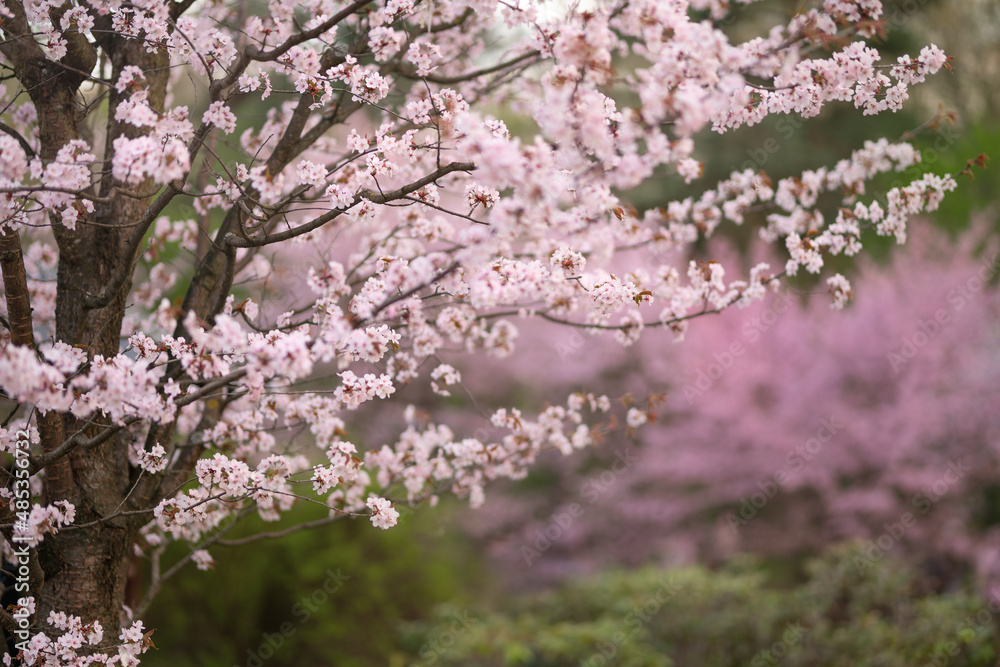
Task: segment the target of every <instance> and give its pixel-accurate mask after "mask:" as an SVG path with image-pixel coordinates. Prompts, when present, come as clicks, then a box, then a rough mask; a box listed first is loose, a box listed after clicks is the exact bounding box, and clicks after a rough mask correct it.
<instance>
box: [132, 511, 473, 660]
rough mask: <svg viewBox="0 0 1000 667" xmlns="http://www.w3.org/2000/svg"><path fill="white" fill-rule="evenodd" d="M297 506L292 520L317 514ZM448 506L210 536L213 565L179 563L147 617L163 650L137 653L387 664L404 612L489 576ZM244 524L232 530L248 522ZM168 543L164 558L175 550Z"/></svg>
mask: <svg viewBox="0 0 1000 667" xmlns="http://www.w3.org/2000/svg"><path fill="white" fill-rule="evenodd" d="M308 509H309V508H297V509H295V510H293V511H292V512H291V513H290V514H292V516H290V517H288V519H289V523H293V522H298V521H305V520H307V519H311V518H315V516H311V515H308V514H307V512H308ZM452 509H453V507H451V506H448V507H439V508H438V509H437V510H435V511H432V512H428V511H418V512H416V513H415V514H413V515H412V516H411V517H408V518H406V519H405V520H403V521H402V522H401V523H400V525H399V526H397V527H396V528H393V529H392V530H387V531H381V530H378V529H376V528H373V527H372V525H371V523H369V522H368V521H366V520H363V519H361V520H345V521H338V522H336V523H333V524H331V525H328V526H324V527H322V528H317V529H314V530H311V531H302V532H297V533H294V534H292V535H289V536H287V537H284V538H282V539H280V540H270V541H267V540H265V541H262V542H258V543H256V544H253V545H251V546H248V547H235V548H226V547H214V548H212V549H211V553H212V556H213V557H214V558H215V560H216V568H215V571H213V572H201V571H198V570H196V569H194V568H193V567H188V568H185V569H184V570H183V571H181V573H180V574H179V575H178V576H177V578H176V579H175V580H171V585H170V586H167V587H165V588H164V590H163V592H162V593H161V595H160V597H158V598H157V599H156V601H155V602H154V604H153V607H152V608H151V609H150V614H149V617H148V618H147V619H145V620H146V625H147V627H150V628H155V629H156V632H155V634H154V635H153V640H154V641H155V642H156V644H157V646H161V647H164V648H163V649H162V650H159V651H150V652H149V653H147V654H146V655H144V656H143V661H142V663H143V665H144V666H146V665H147V664H148V665H149V667H160V666H162V667H167V666H171V667H172V666H175V665H198V666H199V667H233V666H234V665H235V666H239V667H262V666H266V667H291V666H293V665H294V666H299V665H337V667H371V666H372V665H385V664H387V663H388V661H389V660H390V657H391V655H392V654H393V653H394V652H398V651H399V648H398V646H397V644H398V639H397V637H398V635H397V634H396V633H395V632H394V628H395V626H396V624H397V623H399V622H400V621H414V620H417V619H422V618H428V617H429V616H430V615H431V614H432V613H433V611H434V608H435V607H436V606H437V605H440V604H441V603H443V602H444V601H446V600H450V599H453V598H454V597H455V596H456V595H458V594H460V593H461V592H463V591H467V590H470V589H471V587H472V586H473V585H474V584H475V583H476V582H483V581H485V579H484V578H483V577H482V576H481V575H480V573H479V571H478V561H477V560H476V559H475V558H472V557H470V555H469V553H468V549H467V545H466V544H465V543H463V542H462V541H460V537H459V536H458V535H457V533H455V532H454V531H442V530H441V529H440V526H441V525H443V524H442V522H444V525H447V524H448V523H449V522H451V521H452V519H451V518H450V517H451V514H452ZM284 525H285V524H281V525H279V526H277V527H275V526H270V525H260V524H259V523H257V522H256V521H253V522H251V525H247V526H245V527H243V528H242V529H241V530H237V531H234V534H233V535H232V537H241V536H243V535H250V534H253V533H254V532H255V531H256V530H258V529H261V528H262V529H265V530H267V529H272V530H273V529H275V528H278V529H280V528H281V527H283V526H284ZM179 549H181V546H180V545H178V551H176V552H175V551H171V552H170V554H169V555H170V558H169V559H166V560H167V563H168V564H169V562H172V561H173V560H174V559H176V558H177V557H179V555H180V551H179Z"/></svg>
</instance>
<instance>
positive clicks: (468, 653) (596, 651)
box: [397, 545, 1000, 667]
mask: <svg viewBox="0 0 1000 667" xmlns="http://www.w3.org/2000/svg"><path fill="white" fill-rule="evenodd" d="M806 571H807V577H806V579H805V581H804V582H802V583H800V584H799V585H796V586H792V587H789V586H787V585H784V584H782V585H779V584H778V583H776V582H775V581H774V579H775V577H773V575H770V574H767V573H766V572H765V569H764V567H763V564H762V563H760V562H756V561H752V560H741V561H738V562H736V563H733V564H730V565H728V566H726V567H724V568H722V569H721V570H719V571H711V570H708V569H706V568H703V567H688V568H683V569H675V570H666V571H665V570H656V569H646V570H642V571H639V572H634V573H612V574H605V575H601V576H598V577H594V578H591V579H587V580H581V581H577V582H575V583H573V584H570V585H568V586H567V587H565V588H564V589H562V590H560V591H557V592H549V593H543V594H540V595H533V596H526V597H517V598H512V599H510V600H508V601H507V603H506V605H505V607H504V608H503V609H501V610H499V611H485V610H477V609H461V610H459V609H454V608H450V609H446V610H443V611H441V612H440V615H439V616H438V618H437V620H436V621H435V622H433V623H429V624H424V625H412V626H410V627H409V629H408V631H407V634H406V638H405V640H406V645H407V647H408V651H409V653H408V656H407V659H406V660H405V661H397V662H398V663H399V664H407V665H421V666H422V665H444V666H449V665H454V666H458V665H462V666H464V667H500V666H504V667H506V666H514V665H521V666H525V667H545V666H549V665H552V666H557V665H558V666H559V667H565V666H567V665H580V666H582V667H598V666H600V665H621V666H622V667H653V666H657V667H665V666H668V665H699V666H703V667H724V666H725V667H728V666H736V665H740V666H744V667H745V666H746V665H750V666H751V667H757V666H770V665H782V666H784V667H795V666H799V665H801V666H803V667H805V666H809V667H817V666H834V665H843V666H845V667H846V666H848V665H850V666H851V667H864V666H873V667H874V666H876V665H878V666H879V667H914V666H923V665H934V666H935V667H943V666H944V665H948V666H949V667H959V666H974V665H975V666H983V667H985V666H987V665H994V664H996V660H997V656H998V651H997V647H998V631H997V628H998V623H997V621H998V620H1000V617H998V616H997V614H996V613H995V612H993V611H991V610H990V608H989V606H988V605H987V604H986V602H984V601H983V600H981V599H979V598H978V597H976V596H975V595H973V594H971V593H969V592H967V591H955V592H949V593H945V594H933V593H930V592H928V591H927V590H926V588H925V587H923V586H922V585H921V582H920V579H919V577H918V576H917V575H916V573H915V572H914V570H913V569H911V568H910V567H908V566H907V565H905V564H903V563H899V562H895V561H892V562H890V561H889V560H888V558H880V559H878V560H873V559H871V558H869V557H868V556H866V555H865V550H864V548H863V547H862V546H861V545H847V546H844V547H841V548H838V549H836V550H834V551H833V552H831V553H830V554H827V555H826V556H824V557H823V558H821V559H818V560H816V561H814V562H811V563H810V564H809V565H808V567H807V569H806ZM993 606H994V608H996V609H1000V607H998V605H997V604H996V603H994V605H993Z"/></svg>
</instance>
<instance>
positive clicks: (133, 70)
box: [0, 0, 956, 665]
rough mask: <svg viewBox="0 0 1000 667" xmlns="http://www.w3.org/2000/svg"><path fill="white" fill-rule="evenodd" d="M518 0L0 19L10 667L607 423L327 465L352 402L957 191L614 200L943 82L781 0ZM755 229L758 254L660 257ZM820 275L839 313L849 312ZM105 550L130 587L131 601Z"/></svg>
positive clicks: (748, 189)
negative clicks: (297, 524) (265, 543)
mask: <svg viewBox="0 0 1000 667" xmlns="http://www.w3.org/2000/svg"><path fill="white" fill-rule="evenodd" d="M742 1H743V2H744V3H748V2H750V0H742ZM539 4H540V3H534V2H525V1H523V0H506V1H504V0H501V1H494V0H419V1H418V0H353V1H345V0H316V1H309V2H304V3H294V2H289V1H287V0H269V1H268V2H267V3H266V5H265V4H264V3H249V2H223V1H217V0H208V1H207V2H203V3H195V2H194V0H167V1H164V0H135V1H134V2H123V1H122V0H86V2H80V1H78V0H66V1H65V2H63V1H61V0H30V1H28V2H24V0H0V55H2V58H0V70H2V72H3V84H2V85H0V101H2V103H3V106H2V107H0V121H2V123H0V154H2V156H3V159H2V160H0V231H2V234H0V263H2V269H3V284H4V302H5V308H6V312H5V314H4V316H3V320H2V324H3V329H4V330H3V333H2V336H3V337H2V340H0V388H2V390H3V392H4V394H5V396H6V397H7V400H8V403H9V405H10V412H9V414H7V415H6V417H5V418H4V419H3V422H2V423H3V428H2V430H0V446H2V448H3V449H4V451H5V452H6V453H7V454H8V455H9V457H10V458H9V460H10V465H9V466H8V467H7V468H6V470H5V473H4V480H3V488H2V490H0V494H2V496H3V514H2V519H0V523H2V529H3V535H4V538H5V543H4V550H5V558H6V560H7V561H8V563H10V564H12V571H13V577H11V582H12V583H13V584H14V585H13V587H14V589H15V591H16V592H17V593H18V599H17V602H16V604H15V605H14V606H12V607H10V608H8V609H5V610H3V611H2V612H0V623H2V626H3V628H4V629H5V631H6V632H7V633H8V636H10V637H12V638H13V639H14V641H15V642H16V643H17V650H16V651H15V654H16V655H18V656H20V659H21V660H22V661H23V663H24V664H46V665H57V664H58V665H64V664H65V665H85V664H92V663H95V662H96V663H105V664H123V665H134V664H137V663H138V661H139V659H138V656H139V655H140V654H141V653H142V652H144V651H145V650H146V648H148V646H149V645H150V643H151V642H150V639H149V636H148V633H147V629H146V628H144V626H143V624H142V621H141V619H142V616H143V613H144V612H145V610H146V609H147V607H148V605H149V603H150V601H151V600H152V599H153V597H154V596H155V594H156V592H157V591H158V590H159V589H160V587H161V586H162V585H163V584H164V582H165V581H168V580H169V577H170V576H171V575H172V574H173V573H174V572H176V571H177V570H178V568H181V567H183V566H185V565H186V564H189V563H194V564H195V565H196V566H197V567H202V568H209V567H211V565H212V558H211V548H212V547H213V545H218V544H224V543H227V538H226V535H227V533H228V532H229V531H230V530H231V529H232V528H233V527H234V526H237V525H239V523H240V521H241V519H243V518H245V517H247V516H249V515H251V514H253V513H256V514H258V515H259V516H261V517H262V518H264V519H265V520H269V521H271V520H275V521H276V520H278V519H280V518H281V516H282V514H283V513H284V512H285V511H287V510H288V509H289V508H290V507H291V506H292V504H293V503H295V502H311V503H315V504H317V505H319V506H321V507H322V508H323V512H324V513H325V514H327V515H328V516H326V517H325V518H322V519H319V520H317V521H315V522H313V523H312V524H307V525H309V526H317V525H321V524H323V523H326V522H330V521H333V520H337V519H340V518H342V517H347V516H365V517H368V518H369V519H370V520H371V522H372V524H374V525H375V526H377V527H379V528H390V527H391V526H393V525H394V524H395V523H396V522H397V520H398V517H399V510H398V509H397V507H396V504H397V503H401V502H408V503H416V502H419V501H424V500H429V501H430V502H431V503H433V502H434V500H435V499H436V498H437V496H438V494H440V493H443V492H449V493H454V494H457V495H459V496H463V497H468V498H469V500H470V502H471V503H472V504H473V505H478V504H480V503H481V502H482V501H483V497H484V490H483V489H484V485H485V484H486V483H487V482H488V481H490V480H492V479H496V478H500V477H509V478H517V477H520V476H523V475H524V474H525V471H526V469H527V468H528V466H530V465H531V463H532V461H533V460H534V459H535V457H536V455H537V454H538V453H539V452H540V451H541V450H543V449H546V448H555V449H558V450H560V451H562V452H564V453H569V452H572V451H573V450H576V449H579V448H583V447H586V446H588V445H589V444H590V443H591V442H592V440H593V439H594V434H593V432H592V427H593V426H594V425H595V424H596V423H598V422H599V421H600V420H602V419H607V417H605V416H604V415H605V413H608V412H609V411H611V409H612V408H611V405H612V403H611V401H610V400H609V399H608V398H607V397H604V396H601V395H599V394H596V393H595V394H590V393H583V394H574V395H572V396H570V397H568V398H567V399H566V400H565V402H563V403H561V404H559V405H552V406H549V407H547V408H544V409H541V410H539V411H538V412H537V414H533V415H529V414H522V413H521V412H520V411H518V410H517V409H515V408H513V406H507V407H506V408H504V407H500V408H498V409H497V410H496V411H495V412H494V413H493V416H492V422H493V424H494V426H495V427H496V431H497V435H496V437H493V438H489V439H485V440H484V439H479V438H475V437H469V435H468V434H462V433H455V432H453V431H452V430H451V429H450V428H448V426H446V425H445V424H439V423H433V422H431V421H429V420H428V419H425V418H424V417H422V416H421V415H420V414H419V413H418V412H417V411H416V410H408V411H407V412H406V415H407V420H408V423H406V424H404V425H402V426H401V428H400V431H399V432H398V433H397V435H396V436H395V437H394V438H392V439H391V440H390V441H389V442H386V443H374V442H352V441H351V439H352V437H354V436H353V435H352V434H353V433H356V426H357V425H356V424H354V420H353V419H352V417H354V416H355V415H357V414H359V413H358V412H357V411H356V409H357V408H358V407H359V406H361V405H362V404H364V403H367V402H370V401H386V400H390V401H391V400H392V398H393V396H394V395H395V396H397V400H398V397H399V395H400V394H402V389H403V387H405V386H406V385H413V386H418V385H429V386H430V387H431V389H432V390H433V391H435V392H437V393H439V394H447V393H448V392H449V387H451V388H452V389H454V388H455V385H457V384H458V383H460V382H461V377H460V373H459V371H458V370H456V369H455V368H454V367H453V366H451V365H449V364H444V363H443V362H442V361H441V354H443V353H445V352H451V351H463V352H466V353H470V354H471V353H477V352H484V353H490V354H494V355H498V356H503V355H508V354H510V353H511V352H512V351H513V349H514V343H515V339H516V337H517V332H518V329H517V324H516V323H517V322H518V321H519V320H521V319H524V318H534V319H538V320H543V321H546V322H549V323H551V324H553V325H561V326H563V327H576V328H579V329H582V330H584V331H586V332H588V333H600V332H602V331H613V332H615V333H616V334H617V337H618V338H619V339H620V340H621V341H623V342H630V341H632V340H634V339H636V338H637V337H638V336H639V335H640V334H641V332H642V331H643V329H645V328H648V327H665V328H668V329H670V330H672V331H673V332H674V334H675V335H676V336H677V337H678V338H680V337H683V336H684V334H685V332H686V330H687V327H688V323H689V321H690V320H691V319H693V318H696V317H698V316H701V315H705V314H709V313H716V312H719V311H721V310H723V309H726V308H729V307H742V306H746V305H748V304H749V303H751V302H753V301H754V300H758V299H761V298H762V297H763V296H764V295H765V293H766V289H767V288H768V286H769V285H772V286H773V285H777V284H778V282H779V281H780V280H781V279H782V278H783V277H784V276H786V275H794V274H796V273H797V272H800V271H802V270H804V271H806V272H809V273H813V274H820V273H821V272H822V271H823V265H824V258H825V257H827V256H830V255H838V254H848V255H852V254H855V253H857V252H858V251H859V250H860V249H861V236H862V230H864V229H869V228H873V229H874V230H875V231H877V233H879V234H882V235H893V236H895V237H896V239H898V240H899V241H900V242H902V241H903V240H904V239H905V237H906V221H907V218H908V217H909V216H911V215H913V214H915V213H919V212H922V211H925V210H932V209H933V208H935V207H936V206H937V204H938V202H939V201H940V200H941V198H942V196H943V195H944V193H945V192H946V191H948V190H951V189H953V188H954V187H955V185H956V183H955V180H954V179H953V177H952V176H949V175H944V176H937V175H934V174H924V175H920V176H919V177H917V178H915V179H914V180H913V181H912V182H905V183H901V184H900V185H899V186H898V187H894V188H892V189H890V190H889V191H888V192H887V193H884V196H875V195H873V194H871V193H870V192H869V191H868V190H867V189H866V183H868V181H870V179H871V178H873V177H875V176H876V175H878V174H882V173H886V172H893V171H897V172H903V171H905V170H907V169H908V168H910V167H912V166H913V165H914V164H915V163H917V162H918V161H919V159H920V156H919V153H918V152H917V151H916V150H915V149H914V148H913V147H912V146H910V145H908V144H906V143H893V142H890V141H888V140H881V141H877V142H869V143H866V144H865V145H864V146H859V147H856V150H855V151H854V152H853V153H852V154H851V155H850V156H849V157H847V158H845V159H843V160H842V161H840V162H838V163H837V164H835V165H832V166H826V167H822V166H820V167H818V168H817V169H816V170H814V171H809V172H806V173H803V174H799V175H796V176H793V177H788V178H784V179H780V180H772V178H771V177H770V176H769V175H768V174H766V173H764V172H758V173H754V172H753V171H752V170H746V171H740V172H735V173H733V174H732V175H731V176H730V177H729V178H727V179H725V180H723V181H722V182H720V183H716V184H709V185H708V186H707V187H706V188H704V192H703V193H702V194H701V195H698V196H695V195H694V194H692V195H691V196H690V197H688V198H685V199H681V200H678V201H673V202H670V203H669V205H667V206H665V207H664V208H659V209H654V210H647V211H638V210H636V209H635V208H634V207H632V206H630V205H629V203H628V194H627V193H628V192H629V191H630V190H631V189H633V188H635V187H636V186H638V185H640V184H642V183H644V182H646V181H648V180H649V179H652V178H676V179H683V180H684V182H685V183H692V182H693V181H696V180H697V179H698V178H699V175H700V173H701V166H700V164H699V162H698V161H697V159H696V153H695V147H696V141H695V139H696V137H697V135H698V134H699V133H700V132H702V131H715V132H720V133H725V132H728V131H732V130H735V129H737V128H740V127H742V126H746V125H752V124H754V123H757V122H759V121H760V120H761V119H762V118H764V117H765V116H767V115H768V114H793V115H796V116H798V117H802V118H809V117H814V116H816V115H817V114H819V113H820V111H821V110H822V109H823V107H824V105H826V104H827V103H847V104H853V105H854V106H855V107H856V108H857V109H858V110H860V112H861V115H871V114H877V113H880V112H883V111H895V110H897V109H899V108H900V106H901V105H902V104H903V102H904V101H905V100H906V98H907V96H908V91H909V87H910V86H912V85H915V84H917V83H920V82H921V81H923V79H924V78H925V76H926V75H928V74H932V73H934V72H937V71H938V70H939V69H940V68H941V67H943V66H945V65H946V62H947V58H946V56H945V54H944V53H943V52H942V51H941V50H940V49H939V48H937V47H935V46H928V47H926V48H924V49H923V50H922V51H920V53H919V54H917V55H915V56H913V57H902V58H900V59H899V60H898V62H895V63H883V62H882V60H881V58H880V55H879V53H878V51H877V50H876V49H875V48H873V47H872V46H871V45H870V42H871V39H870V38H872V37H873V36H875V35H876V34H877V33H878V31H879V30H880V29H881V28H882V23H881V22H880V17H881V13H882V8H881V4H880V2H879V1H878V0H823V1H822V2H814V3H811V5H810V6H807V7H804V8H803V9H802V11H800V12H799V13H797V14H796V15H795V16H794V17H792V18H791V19H790V20H789V21H788V22H787V24H784V25H778V26H775V27H773V28H772V29H771V30H770V31H768V32H767V33H766V34H764V35H763V36H760V37H756V38H754V39H750V40H747V41H734V40H731V39H730V38H729V37H728V36H727V34H726V33H725V32H724V31H723V30H722V29H721V27H720V26H721V23H719V21H720V20H721V19H723V18H725V17H726V16H727V14H728V12H729V11H730V9H731V7H730V4H729V3H728V2H725V1H724V0H668V1H664V0H615V1H610V0H609V1H607V2H594V3H590V4H588V5H586V6H579V7H571V8H570V9H569V10H565V8H563V9H562V10H558V9H556V8H546V7H545V5H544V4H541V6H539ZM261 109H266V115H265V116H260V115H259V114H258V112H259V110H261ZM500 110H504V113H505V114H508V115H506V116H505V118H507V119H508V120H509V119H511V118H517V119H518V126H517V127H522V128H524V129H523V130H522V131H519V132H515V133H512V132H511V131H509V130H508V128H507V126H506V125H505V123H504V121H503V120H500V119H498V118H497V117H496V116H498V115H500ZM491 114H492V115H491ZM512 127H513V125H512ZM821 197H824V198H834V199H836V200H838V201H840V203H841V206H840V208H839V209H837V210H836V211H835V212H834V213H830V212H827V213H826V214H825V215H824V212H823V210H821V208H820V207H819V205H818V204H819V199H820V198H821ZM751 211H753V212H754V215H757V212H761V213H762V214H763V215H765V216H766V217H765V218H763V219H764V220H766V222H765V224H764V225H763V227H762V229H761V230H760V233H761V236H762V238H763V239H765V240H766V241H768V242H772V243H776V244H778V245H779V246H780V247H782V248H784V249H785V251H786V254H787V257H788V259H787V262H786V263H785V265H784V266H778V267H772V266H770V265H768V264H759V265H757V266H756V267H754V268H753V269H752V270H751V271H749V272H748V273H747V275H730V274H727V271H726V269H725V267H724V266H723V265H722V264H720V263H718V262H689V261H687V260H685V259H683V257H684V253H685V250H686V249H687V248H689V247H690V246H691V245H692V244H694V243H695V242H697V241H699V240H700V239H703V238H705V237H708V236H711V235H712V234H713V233H714V232H715V230H716V229H717V228H718V227H719V226H720V225H721V224H723V223H727V224H734V225H739V224H742V223H743V222H744V216H745V215H747V214H748V213H749V212H751ZM831 216H833V217H832V219H828V218H831ZM678 258H681V259H678ZM826 280H827V283H826V284H827V285H828V287H829V291H830V292H831V294H832V296H833V303H834V305H835V306H838V307H839V306H842V305H843V303H844V302H845V301H846V300H847V299H848V298H849V297H850V294H851V286H850V285H849V284H848V283H847V281H846V280H845V279H844V278H843V277H842V276H839V275H833V276H828V277H827V278H826ZM625 419H626V421H627V423H628V424H630V425H632V426H637V425H639V424H641V423H642V422H643V421H644V419H645V417H644V413H643V410H642V409H641V408H638V407H632V408H630V410H629V412H628V414H627V415H625ZM298 431H304V432H306V433H307V436H306V437H305V438H303V439H307V440H308V443H309V446H308V447H301V446H298V442H299V441H298V440H296V439H294V438H292V437H290V436H291V434H294V433H297V432H298ZM270 535H271V534H269V533H268V534H261V535H260V536H259V537H266V536H270ZM177 541H179V542H184V543H186V544H188V545H190V549H189V551H188V553H187V554H186V555H185V556H184V557H182V558H180V560H175V561H173V562H166V558H167V552H166V551H165V549H166V546H167V545H168V544H169V543H171V542H177ZM244 541H248V540H246V539H245V538H244ZM233 542H235V540H232V539H230V540H228V543H233ZM136 554H138V555H140V556H141V557H143V558H145V559H147V560H148V568H149V573H150V578H149V581H148V582H147V586H146V589H145V590H144V591H142V592H141V594H139V595H137V596H135V597H134V598H127V597H126V581H127V579H128V570H129V567H130V563H132V560H133V558H134V557H135V555H136ZM15 582H16V583H15ZM127 603H128V606H126V604H127Z"/></svg>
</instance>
